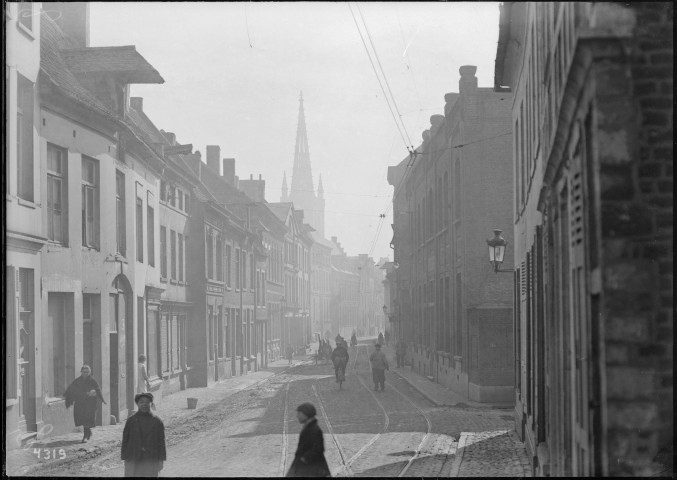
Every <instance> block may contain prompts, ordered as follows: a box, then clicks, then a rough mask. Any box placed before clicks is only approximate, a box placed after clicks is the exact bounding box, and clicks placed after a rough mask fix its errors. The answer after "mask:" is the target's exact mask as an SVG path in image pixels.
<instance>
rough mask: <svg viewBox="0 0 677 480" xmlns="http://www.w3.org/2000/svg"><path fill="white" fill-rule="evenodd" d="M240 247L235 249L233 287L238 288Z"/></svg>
mask: <svg viewBox="0 0 677 480" xmlns="http://www.w3.org/2000/svg"><path fill="white" fill-rule="evenodd" d="M240 275H241V272H240V249H239V248H236V249H235V288H236V289H239V288H240Z"/></svg>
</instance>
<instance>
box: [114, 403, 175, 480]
mask: <svg viewBox="0 0 677 480" xmlns="http://www.w3.org/2000/svg"><path fill="white" fill-rule="evenodd" d="M134 402H135V403H136V405H137V408H138V411H137V412H136V413H135V414H134V415H132V416H131V417H129V418H128V419H127V422H125V428H124V430H123V431H122V454H121V457H122V460H124V462H125V477H157V476H158V474H159V473H160V470H162V468H163V467H164V461H165V460H167V446H166V444H165V426H164V424H163V423H162V420H160V419H159V418H158V417H156V416H155V415H153V414H152V412H151V411H150V406H151V404H152V403H153V394H152V393H148V392H146V393H137V394H136V396H134Z"/></svg>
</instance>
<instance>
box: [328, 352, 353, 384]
mask: <svg viewBox="0 0 677 480" xmlns="http://www.w3.org/2000/svg"><path fill="white" fill-rule="evenodd" d="M349 358H350V357H349V355H348V349H347V348H346V347H345V346H344V345H343V344H342V343H341V344H339V345H336V348H335V349H334V351H333V352H331V361H332V363H333V364H334V373H335V374H336V382H337V383H338V382H339V380H340V379H341V377H342V378H343V380H345V377H346V365H348V360H349Z"/></svg>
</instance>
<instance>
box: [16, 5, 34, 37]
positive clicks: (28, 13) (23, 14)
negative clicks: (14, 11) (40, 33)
mask: <svg viewBox="0 0 677 480" xmlns="http://www.w3.org/2000/svg"><path fill="white" fill-rule="evenodd" d="M18 21H19V24H20V25H22V26H23V27H25V28H26V29H27V30H29V31H31V32H32V31H33V2H19V20H18Z"/></svg>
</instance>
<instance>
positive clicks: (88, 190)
mask: <svg viewBox="0 0 677 480" xmlns="http://www.w3.org/2000/svg"><path fill="white" fill-rule="evenodd" d="M87 165H91V172H92V178H91V179H90V178H87V179H85V178H84V175H85V170H86V168H85V167H86V166H87ZM82 167H83V168H82V175H81V180H80V181H81V184H82V246H83V247H86V248H91V249H94V250H99V248H100V241H99V240H100V239H99V217H100V214H99V184H100V179H99V162H98V160H96V159H94V158H91V157H88V156H86V155H82ZM90 195H91V203H89V198H90ZM89 213H91V238H90V234H89V233H88V231H87V229H88V224H89V223H90V222H89V217H90V215H89Z"/></svg>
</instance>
